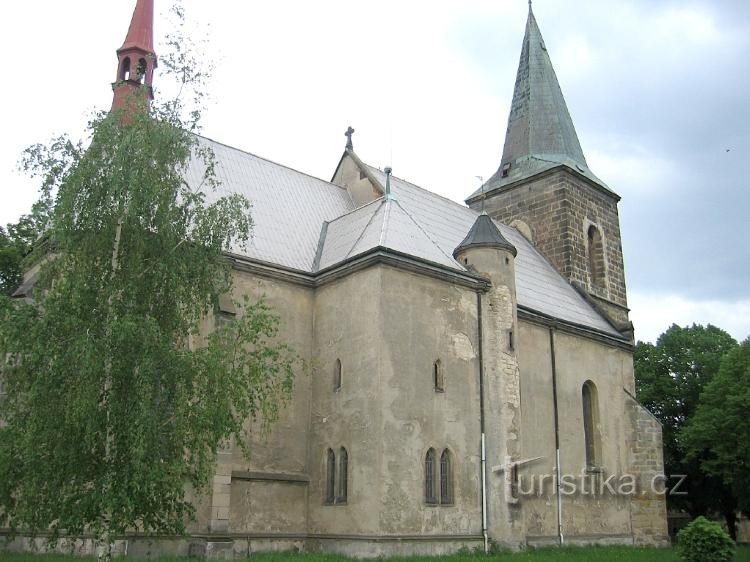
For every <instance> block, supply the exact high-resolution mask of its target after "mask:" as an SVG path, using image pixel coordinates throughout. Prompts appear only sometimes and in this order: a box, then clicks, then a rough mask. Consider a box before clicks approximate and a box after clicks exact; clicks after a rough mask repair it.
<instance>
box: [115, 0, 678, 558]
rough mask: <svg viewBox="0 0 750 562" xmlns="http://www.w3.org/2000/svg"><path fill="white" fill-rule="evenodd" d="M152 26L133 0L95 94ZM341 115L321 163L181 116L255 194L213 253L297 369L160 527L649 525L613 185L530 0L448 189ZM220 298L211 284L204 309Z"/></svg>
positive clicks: (614, 536) (658, 537)
mask: <svg viewBox="0 0 750 562" xmlns="http://www.w3.org/2000/svg"><path fill="white" fill-rule="evenodd" d="M152 27H153V0H138V2H137V6H136V10H135V13H134V16H133V21H132V23H131V26H130V30H129V32H128V37H127V40H126V42H125V44H124V45H123V47H122V48H121V49H120V50H119V51H118V57H119V61H120V66H119V69H118V78H117V82H116V83H115V85H114V90H115V106H117V104H118V100H120V101H121V100H122V96H124V95H125V94H126V93H127V91H128V90H129V89H132V88H135V87H140V86H141V85H143V84H145V85H146V86H147V87H149V88H150V86H151V84H152V82H151V81H152V79H153V76H154V66H155V63H156V58H155V56H149V55H154V50H153V37H152ZM136 61H140V62H136ZM136 65H138V72H136V71H133V72H130V71H131V66H132V68H133V69H135V68H136ZM510 78H511V77H510V76H509V77H508V79H509V80H510ZM500 120H501V115H499V111H498V115H497V124H498V125H499V124H500ZM352 133H353V131H352V130H351V129H350V130H349V131H348V132H347V136H348V142H347V144H346V148H345V150H344V152H343V154H342V156H341V159H340V160H339V161H338V163H336V162H331V169H332V177H331V179H330V181H326V180H325V179H318V178H315V177H312V176H310V175H308V174H305V173H302V172H299V171H296V170H293V169H291V168H288V167H286V166H283V165H281V164H277V163H274V162H271V161H269V160H266V159H264V158H262V157H259V156H256V155H254V154H251V153H248V152H245V151H243V150H240V149H237V148H232V147H229V146H226V145H223V144H220V143H218V142H215V141H213V140H209V139H201V142H203V143H205V145H207V146H209V147H210V148H212V149H213V151H214V152H215V155H216V158H217V172H218V176H219V178H220V180H221V186H220V188H219V190H218V194H219V195H224V194H230V193H240V194H242V195H244V196H246V197H247V198H248V199H249V200H250V201H251V203H252V206H253V208H252V216H253V219H254V221H255V229H254V235H253V238H252V241H251V243H250V244H249V246H248V248H247V249H246V250H244V251H240V250H237V251H236V252H234V253H232V254H231V256H230V257H231V260H232V263H233V265H234V269H235V289H234V290H235V291H236V293H237V294H236V295H235V296H240V295H243V294H249V295H253V296H257V297H261V296H264V297H265V298H266V299H267V301H268V303H269V304H270V305H271V306H272V307H273V308H274V309H275V311H276V312H277V313H278V314H279V315H280V317H281V321H282V325H281V337H282V338H283V340H284V341H285V342H287V343H288V344H289V345H291V346H292V347H293V348H294V349H295V350H296V351H297V352H298V353H300V354H301V355H302V356H303V357H304V358H305V359H307V360H309V361H310V362H311V363H313V364H314V365H316V369H315V371H314V373H313V374H312V375H310V376H307V377H306V376H300V377H298V378H297V380H296V381H295V387H294V393H293V398H292V400H291V402H290V403H289V405H288V406H287V407H286V408H285V410H284V412H283V413H282V416H281V419H280V421H279V422H278V423H277V424H276V425H275V426H274V427H273V428H272V430H271V431H270V434H268V435H258V436H257V437H256V438H253V441H252V442H251V443H250V448H251V450H252V457H251V459H250V460H247V459H246V458H244V457H243V455H242V454H241V452H240V451H239V450H238V449H237V448H235V447H231V446H230V447H227V448H226V449H223V450H221V451H220V452H219V455H218V457H219V458H218V464H217V467H216V474H215V477H214V481H213V489H212V492H211V494H210V495H209V496H208V497H204V498H200V499H199V500H198V504H199V510H198V515H199V517H198V520H197V521H196V522H195V523H194V524H193V525H192V526H191V528H190V532H191V536H190V537H189V538H184V539H166V538H165V539H164V540H161V541H158V542H159V548H160V549H161V550H163V551H166V552H172V553H175V554H188V553H190V554H197V555H200V554H204V555H206V556H210V557H231V556H232V555H236V556H246V555H247V554H249V553H253V552H256V551H263V550H303V551H334V552H341V553H346V554H351V555H356V556H378V555H388V554H397V553H432V554H437V553H447V552H452V551H455V550H458V549H459V548H461V547H468V548H480V549H483V548H485V547H486V546H487V545H491V544H498V545H500V546H504V547H510V548H516V549H517V548H524V547H526V546H527V545H528V546H537V545H553V544H583V543H600V544H612V543H617V544H638V545H643V544H646V545H648V544H652V545H661V544H665V541H666V537H667V526H666V509H665V500H664V495H663V493H661V488H662V487H663V486H660V485H659V484H660V478H659V475H660V474H661V471H662V470H663V464H662V442H661V428H660V425H659V423H658V422H657V421H656V419H655V418H654V417H653V416H652V415H651V414H650V413H649V412H648V411H646V410H645V409H644V408H643V407H642V406H641V405H640V404H639V403H638V402H637V400H636V398H635V385H634V376H633V328H632V324H631V323H630V321H629V319H628V307H627V295H626V289H625V275H624V266H623V255H622V245H621V236H620V226H619V219H618V209H617V204H618V201H619V199H620V197H619V196H618V195H617V194H616V193H615V192H614V191H613V190H612V189H611V188H610V187H609V186H607V184H606V183H604V181H602V180H601V179H599V178H598V177H597V176H596V175H595V174H594V173H593V172H592V171H591V170H590V169H589V167H588V164H587V162H586V158H585V157H584V153H583V150H582V149H581V145H580V143H579V141H578V137H577V135H576V131H575V128H574V125H573V121H572V119H571V116H570V114H569V112H568V109H567V106H566V103H565V100H564V98H563V94H562V92H561V90H560V86H559V84H558V81H557V77H556V75H555V71H554V69H553V67H552V63H551V60H550V54H549V52H548V50H547V47H546V46H545V43H544V40H543V39H542V35H541V33H540V30H539V27H538V26H537V22H536V19H535V17H534V14H533V12H532V11H531V9H530V10H529V15H528V22H527V25H526V34H525V37H524V38H523V42H522V48H521V57H520V63H519V67H518V74H517V76H516V81H515V92H514V95H513V102H512V107H511V111H510V117H509V120H508V125H507V134H506V138H505V146H504V149H503V153H502V158H501V160H500V162H499V167H498V170H497V172H496V173H495V175H494V176H492V177H491V178H490V179H489V180H488V181H487V182H486V183H485V184H484V185H483V186H482V187H481V189H479V190H478V191H476V192H475V193H468V192H467V195H468V198H467V199H466V205H463V204H459V203H456V202H454V201H451V200H448V199H445V198H443V197H440V196H438V195H436V194H434V193H432V192H430V191H429V190H427V189H424V188H422V187H419V186H416V185H414V184H412V183H410V182H408V181H405V180H403V179H400V178H398V177H397V176H395V175H393V174H392V172H391V170H390V169H388V168H386V169H385V170H380V169H378V168H376V167H373V166H370V165H368V164H367V163H366V158H365V155H361V156H360V155H358V154H357V153H356V152H355V150H354V146H353V142H352ZM201 172H202V170H200V169H199V165H198V164H197V163H196V164H195V165H194V166H193V169H191V170H189V171H188V175H189V177H188V180H189V181H196V182H197V181H198V180H199V178H200V177H201ZM236 313H237V311H236V310H235V309H234V308H233V306H232V305H231V304H229V302H228V300H227V303H223V304H222V305H221V306H220V307H219V310H218V311H217V318H218V317H226V318H231V317H232V316H233V315H235V314H236ZM213 321H214V320H213V319H209V321H208V324H209V325H211V324H212V323H213ZM558 475H559V477H558ZM124 544H126V545H127V549H128V552H129V553H130V554H138V553H139V552H143V551H144V550H145V549H146V548H152V547H150V546H148V547H147V546H146V541H144V540H142V539H139V538H138V537H136V536H133V537H129V538H127V540H126V541H125V542H124Z"/></svg>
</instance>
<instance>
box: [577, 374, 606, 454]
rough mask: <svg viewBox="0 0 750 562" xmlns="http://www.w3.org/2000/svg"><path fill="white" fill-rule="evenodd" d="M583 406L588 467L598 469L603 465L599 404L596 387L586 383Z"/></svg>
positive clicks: (582, 400) (583, 391) (591, 383)
mask: <svg viewBox="0 0 750 562" xmlns="http://www.w3.org/2000/svg"><path fill="white" fill-rule="evenodd" d="M581 402H582V406H583V439H584V444H585V450H586V466H587V467H589V468H593V467H597V466H599V465H600V464H601V458H600V456H601V453H600V443H599V428H598V426H599V404H598V400H597V393H596V386H595V385H594V383H593V382H591V381H586V382H585V383H584V384H583V387H582V388H581Z"/></svg>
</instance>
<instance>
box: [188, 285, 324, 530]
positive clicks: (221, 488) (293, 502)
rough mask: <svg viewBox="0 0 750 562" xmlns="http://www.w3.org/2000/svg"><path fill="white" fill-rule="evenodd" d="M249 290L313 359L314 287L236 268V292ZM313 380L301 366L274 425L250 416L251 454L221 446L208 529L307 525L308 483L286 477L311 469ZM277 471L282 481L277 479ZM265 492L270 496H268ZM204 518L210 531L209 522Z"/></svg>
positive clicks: (283, 335) (284, 338) (285, 336)
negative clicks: (255, 476) (252, 420)
mask: <svg viewBox="0 0 750 562" xmlns="http://www.w3.org/2000/svg"><path fill="white" fill-rule="evenodd" d="M243 295H249V296H250V297H251V298H253V299H256V298H263V299H265V301H266V303H267V304H268V305H269V306H270V307H271V309H272V310H273V311H274V312H275V313H276V314H277V315H278V316H279V319H280V323H279V334H278V340H279V341H281V342H284V343H286V344H287V345H289V346H290V347H291V348H292V349H293V350H295V351H296V352H297V353H298V354H299V355H300V357H301V358H302V359H304V360H305V361H309V360H310V358H311V354H312V331H313V329H312V321H313V303H314V292H313V290H312V289H308V288H305V287H302V286H300V285H295V284H292V283H288V282H284V281H280V280H276V279H268V278H264V277H260V276H257V275H253V274H250V273H247V272H242V271H236V272H235V277H234V296H235V298H237V299H241V297H242V296H243ZM311 383H312V379H311V377H310V376H309V374H306V373H304V372H302V371H300V372H298V374H297V377H296V379H295V381H294V390H293V393H292V397H291V400H290V401H289V403H288V404H287V405H286V406H285V407H284V408H283V410H282V411H281V413H280V416H279V420H278V421H277V422H276V423H274V424H273V425H272V426H271V428H270V430H267V431H266V430H264V429H263V428H262V427H261V426H260V425H258V424H250V423H249V422H248V427H249V428H250V430H251V436H250V438H249V443H248V445H249V448H250V458H249V459H248V458H245V456H244V455H243V454H242V451H241V450H240V448H239V447H237V446H234V445H232V444H227V446H225V447H223V448H222V449H221V450H220V451H219V459H218V463H217V470H216V474H215V476H214V482H213V489H212V493H211V510H210V520H209V521H208V522H207V527H208V530H210V531H212V532H214V533H224V534H226V533H251V532H252V533H265V532H268V533H305V532H306V531H307V525H306V516H307V506H306V496H307V491H306V485H305V484H300V483H299V482H291V481H288V480H286V478H287V477H288V476H289V475H306V474H307V473H308V466H307V443H308V439H309V420H310V396H311ZM248 473H249V474H250V475H252V474H254V473H262V474H263V475H264V479H262V480H252V481H247V480H246V479H244V478H246V477H247V475H248ZM233 474H234V475H237V474H242V475H243V479H238V478H236V477H235V478H233ZM275 477H276V478H278V480H277V481H274V480H273V479H274V478H275ZM263 498H266V499H267V500H269V501H262V499H263ZM271 498H274V500H273V501H271ZM248 506H252V510H251V511H250V512H245V511H244V508H246V507H248ZM203 512H204V511H203V510H202V513H203ZM201 523H204V525H203V526H202V530H203V531H204V532H205V530H206V527H205V522H201ZM200 528H201V526H199V529H200Z"/></svg>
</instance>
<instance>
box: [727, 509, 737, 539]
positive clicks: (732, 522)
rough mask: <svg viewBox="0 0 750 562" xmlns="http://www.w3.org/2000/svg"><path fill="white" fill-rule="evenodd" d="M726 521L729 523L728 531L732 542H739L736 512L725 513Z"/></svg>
mask: <svg viewBox="0 0 750 562" xmlns="http://www.w3.org/2000/svg"><path fill="white" fill-rule="evenodd" d="M724 519H725V520H726V522H727V529H728V530H729V536H730V537H732V540H733V541H735V542H737V512H735V511H734V510H731V511H725V512H724Z"/></svg>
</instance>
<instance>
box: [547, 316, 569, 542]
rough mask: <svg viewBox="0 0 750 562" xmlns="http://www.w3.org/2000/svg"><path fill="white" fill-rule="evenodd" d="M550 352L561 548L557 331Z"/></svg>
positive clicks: (551, 340) (562, 540)
mask: <svg viewBox="0 0 750 562" xmlns="http://www.w3.org/2000/svg"><path fill="white" fill-rule="evenodd" d="M549 352H550V361H551V363H552V409H553V411H554V420H555V474H556V475H557V478H555V485H556V487H557V538H558V541H559V542H560V546H563V544H565V539H564V537H563V526H562V495H561V494H560V478H561V477H562V474H561V473H560V420H559V417H558V407H557V362H556V361H555V329H554V328H550V329H549Z"/></svg>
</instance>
